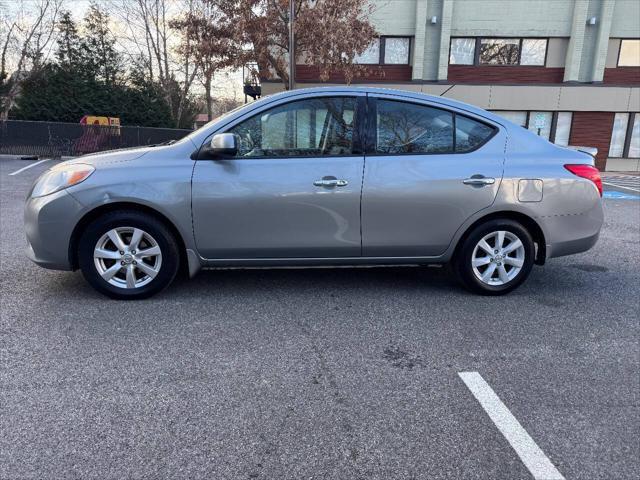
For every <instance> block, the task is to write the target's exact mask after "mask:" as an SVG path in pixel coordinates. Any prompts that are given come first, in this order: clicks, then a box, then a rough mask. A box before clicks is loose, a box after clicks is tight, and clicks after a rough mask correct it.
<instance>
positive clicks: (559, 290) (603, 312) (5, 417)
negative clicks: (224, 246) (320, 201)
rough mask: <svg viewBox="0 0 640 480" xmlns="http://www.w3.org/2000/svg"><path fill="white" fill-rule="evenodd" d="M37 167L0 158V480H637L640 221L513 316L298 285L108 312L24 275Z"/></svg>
mask: <svg viewBox="0 0 640 480" xmlns="http://www.w3.org/2000/svg"><path fill="white" fill-rule="evenodd" d="M33 163H34V162H27V161H20V160H16V159H6V158H5V159H2V160H0V243H1V245H0V269H1V274H0V293H1V304H0V307H1V316H2V322H1V323H2V331H1V332H2V333H1V337H0V338H1V342H0V345H1V347H0V351H1V352H2V374H1V387H0V419H1V420H0V421H1V424H0V430H1V434H0V478H1V479H19V478H83V479H88V478H114V479H121V478H143V477H146V478H208V479H303V478H304V479H390V478H400V479H440V478H452V479H459V478H460V479H467V478H468V479H508V480H513V479H521V478H522V479H530V478H544V477H543V475H544V473H540V472H545V471H546V472H550V473H548V475H547V478H561V477H557V476H556V473H555V472H557V474H558V475H561V476H562V477H564V478H566V479H588V480H593V479H636V478H639V477H640V345H639V343H640V320H639V318H640V201H638V200H632V199H626V198H611V199H605V201H604V203H605V210H606V211H605V216H606V224H605V226H604V229H603V231H602V235H601V238H600V241H599V243H598V244H597V245H596V247H595V248H594V249H593V250H591V251H589V252H586V253H584V254H581V255H576V256H573V257H565V258H559V259H554V260H552V261H550V262H549V263H547V265H545V266H544V267H536V268H535V269H534V272H533V273H532V275H531V277H530V279H529V280H528V282H527V283H526V284H525V285H524V286H522V287H521V288H520V289H518V290H517V291H515V292H513V293H512V294H510V295H508V296H506V297H499V298H485V297H478V296H473V295H471V294H468V293H466V292H465V291H463V290H461V289H460V288H459V287H458V286H457V284H455V283H454V282H453V281H452V280H451V279H449V278H448V277H447V276H446V274H445V272H444V271H443V269H438V268H378V269H333V270H329V269H315V270H302V269H299V270H248V271H209V272H202V273H201V274H200V275H199V276H198V277H196V278H195V279H194V280H192V281H186V280H181V281H178V282H177V283H176V284H174V285H173V286H172V287H170V289H169V290H167V291H165V292H164V293H163V294H161V295H159V296H157V297H155V298H152V299H150V300H145V301H139V302H118V301H113V300H108V299H106V298H103V297H101V296H100V295H99V294H97V293H95V292H94V291H93V290H92V289H91V288H90V287H89V286H88V284H86V283H85V282H84V280H83V278H82V276H81V274H80V273H79V272H75V273H68V272H67V273H65V272H53V271H47V270H43V269H40V268H38V267H37V266H35V265H33V264H31V263H30V262H29V260H28V259H27V258H26V257H25V256H24V247H25V240H24V234H23V228H22V204H23V200H24V198H25V196H26V194H27V190H28V188H29V186H30V185H31V183H32V182H33V180H34V179H35V177H36V176H37V175H38V174H39V173H40V172H42V171H43V170H44V169H46V168H47V167H48V166H50V165H51V164H52V161H49V162H44V163H41V164H38V165H35V166H33V167H31V168H27V169H25V170H23V171H21V172H19V173H17V174H15V175H10V174H11V173H13V172H16V171H18V170H20V169H22V168H23V167H26V166H30V165H31V164H33ZM620 191H621V192H624V189H622V190H620ZM461 372H466V373H469V372H477V374H478V375H476V376H475V377H473V378H476V379H477V378H478V376H479V377H480V378H481V379H482V380H483V381H484V382H485V385H486V386H488V387H489V389H490V390H491V391H492V392H493V393H494V394H495V396H497V397H499V400H500V401H501V403H502V406H503V407H504V409H505V410H506V412H510V414H511V415H512V416H513V419H517V420H516V423H517V424H518V425H519V426H520V429H521V430H518V429H517V425H516V426H514V423H513V420H512V419H511V420H510V418H511V417H508V418H507V417H505V415H506V414H505V410H502V411H497V412H496V410H495V409H496V408H502V407H500V405H499V404H498V403H500V402H493V403H492V402H490V401H487V400H486V398H485V403H483V401H482V398H483V397H482V392H480V393H478V392H476V393H474V391H473V388H472V387H470V386H469V384H468V383H467V382H466V381H465V380H464V378H467V379H469V378H471V377H469V376H467V377H464V375H463V376H461V375H460V373H461ZM474 375H475V374H474ZM484 393H487V391H486V388H485V391H484ZM492 408H493V409H494V410H491V409H492ZM491 412H493V416H492V415H491ZM501 422H502V424H501ZM522 432H524V435H525V436H528V437H529V440H527V439H526V438H525V437H523V433H522ZM514 435H515V436H514ZM518 442H524V443H518ZM531 442H533V445H535V446H536V447H537V448H538V451H533V452H532V451H531V449H529V453H530V454H532V455H534V457H533V459H534V463H535V460H536V458H538V459H539V458H541V456H542V457H544V458H545V459H546V460H547V462H548V465H550V466H551V468H552V469H553V470H555V472H554V471H553V470H549V469H547V470H544V468H542V467H541V469H540V470H537V471H536V470H535V465H533V467H532V466H531V465H529V466H527V465H526V462H525V461H524V460H523V458H522V455H521V454H520V453H521V452H522V450H520V453H518V448H520V449H522V447H523V445H524V447H525V449H526V447H527V446H528V447H531ZM536 455H538V456H537V457H536ZM529 458H531V457H529ZM539 466H540V465H539ZM543 467H544V465H543ZM532 468H533V470H532ZM536 472H537V473H536Z"/></svg>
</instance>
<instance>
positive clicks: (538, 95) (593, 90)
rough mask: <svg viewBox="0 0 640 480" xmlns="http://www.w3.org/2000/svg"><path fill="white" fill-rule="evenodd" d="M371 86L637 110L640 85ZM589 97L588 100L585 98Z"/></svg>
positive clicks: (501, 101)
mask: <svg viewBox="0 0 640 480" xmlns="http://www.w3.org/2000/svg"><path fill="white" fill-rule="evenodd" d="M330 85H332V84H329V83H314V84H310V83H305V84H300V85H298V88H308V87H323V86H324V87H326V86H330ZM370 86H377V87H380V86H382V87H384V88H393V89H398V90H406V91H410V92H421V93H426V94H428V95H436V96H438V95H441V94H442V93H443V92H445V90H448V91H447V93H446V94H445V96H446V97H448V98H453V99H456V100H460V101H462V102H467V103H470V104H472V105H476V106H478V107H480V108H484V109H488V110H550V111H560V112H565V111H566V112H637V111H638V110H639V109H640V89H638V88H634V87H605V86H587V85H557V86H556V85H548V86H547V85H544V86H531V85H521V86H519V85H518V86H516V85H454V86H453V87H452V86H451V85H446V84H433V83H424V84H422V83H400V84H384V85H380V84H379V83H378V84H375V83H372V84H371V85H370ZM262 90H263V93H264V95H269V94H271V93H276V92H280V91H282V90H283V88H282V86H281V84H280V83H266V84H263V85H262ZM585 98H588V99H589V100H588V101H585Z"/></svg>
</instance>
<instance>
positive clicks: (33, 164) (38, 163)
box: [9, 158, 51, 175]
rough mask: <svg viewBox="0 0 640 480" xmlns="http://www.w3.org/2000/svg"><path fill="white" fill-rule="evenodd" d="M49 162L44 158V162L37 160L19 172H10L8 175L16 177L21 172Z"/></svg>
mask: <svg viewBox="0 0 640 480" xmlns="http://www.w3.org/2000/svg"><path fill="white" fill-rule="evenodd" d="M49 160H51V159H50V158H45V159H44V160H39V161H37V162H36V163H32V164H31V165H27V166H26V167H22V168H21V169H20V170H16V171H15V172H11V173H10V174H9V175H17V174H19V173H21V172H24V171H25V170H27V169H28V168H31V167H35V166H36V165H40V164H41V163H44V162H48V161H49Z"/></svg>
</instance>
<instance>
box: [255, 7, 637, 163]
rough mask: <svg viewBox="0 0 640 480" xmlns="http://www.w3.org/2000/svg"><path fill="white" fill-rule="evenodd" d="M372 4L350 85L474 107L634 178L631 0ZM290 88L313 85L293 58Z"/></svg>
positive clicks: (266, 84)
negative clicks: (589, 152) (374, 33)
mask: <svg viewBox="0 0 640 480" xmlns="http://www.w3.org/2000/svg"><path fill="white" fill-rule="evenodd" d="M371 3H373V4H374V7H375V12H374V14H373V16H372V21H373V23H374V25H375V26H376V29H377V30H378V32H379V33H380V35H381V36H380V38H379V39H377V40H376V41H375V42H374V43H373V44H372V45H371V47H370V48H369V49H368V50H367V51H366V52H365V53H364V54H363V55H361V56H360V58H359V63H363V64H367V65H370V66H371V68H369V69H368V71H370V72H371V75H370V76H363V77H361V78H359V79H358V80H357V82H360V83H364V84H367V85H378V86H388V87H390V88H399V89H406V90H412V91H421V92H424V93H428V94H432V95H444V96H447V97H451V98H455V99H458V100H462V101H465V102H468V103H472V104H475V105H478V106H480V107H482V108H485V109H488V110H492V111H495V112H497V113H499V114H501V115H503V116H505V117H508V118H509V119H510V120H512V121H514V122H516V123H520V124H521V125H522V126H523V127H524V128H530V129H532V130H534V131H536V132H537V133H538V134H540V135H542V136H544V137H545V138H547V139H549V140H550V141H552V142H556V143H558V144H563V145H567V144H570V145H586V146H594V147H597V148H598V151H599V153H598V159H597V163H598V166H599V168H601V169H605V168H606V169H607V170H618V171H640V113H639V112H640V0H371ZM341 80H342V79H341V78H340V76H339V75H333V76H332V77H331V79H330V80H329V82H328V84H339V83H342V81H341ZM296 82H297V83H296V86H297V87H298V88H300V87H304V86H311V85H320V84H321V82H320V81H319V79H318V73H317V71H315V70H314V69H313V68H312V67H310V66H308V65H304V64H302V62H299V64H298V65H297V66H296ZM262 88H263V93H265V94H268V93H272V92H274V91H277V90H280V89H281V88H282V86H281V83H279V82H276V81H264V80H263V83H262Z"/></svg>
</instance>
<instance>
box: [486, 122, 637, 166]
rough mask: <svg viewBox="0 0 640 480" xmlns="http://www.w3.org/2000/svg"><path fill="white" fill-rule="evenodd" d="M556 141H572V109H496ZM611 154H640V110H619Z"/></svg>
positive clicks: (624, 155) (616, 155) (612, 155)
mask: <svg viewBox="0 0 640 480" xmlns="http://www.w3.org/2000/svg"><path fill="white" fill-rule="evenodd" d="M493 113H495V114H496V115H500V116H501V117H503V118H506V119H507V120H509V121H511V122H513V123H515V124H517V125H520V126H521V127H524V128H527V129H529V130H531V131H533V132H535V133H537V134H538V135H540V136H541V137H543V138H546V139H547V140H549V141H550V142H553V143H555V144H556V145H562V146H565V147H566V146H567V145H569V135H570V133H571V122H572V119H573V114H572V113H571V112H527V111H515V110H511V111H507V110H502V111H494V112H493ZM609 157H612V158H640V113H616V114H615V119H614V122H613V129H612V131H611V143H610V144H609Z"/></svg>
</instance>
